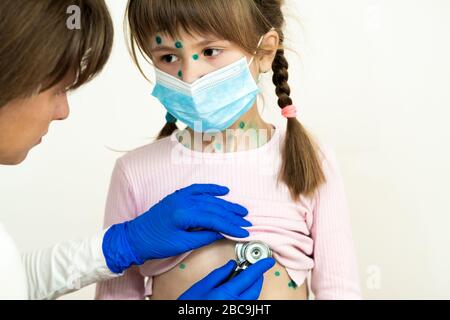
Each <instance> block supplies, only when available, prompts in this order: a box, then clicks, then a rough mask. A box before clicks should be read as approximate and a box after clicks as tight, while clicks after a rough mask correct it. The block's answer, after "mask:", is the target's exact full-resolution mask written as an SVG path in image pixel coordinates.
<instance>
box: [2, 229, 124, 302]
mask: <svg viewBox="0 0 450 320" xmlns="http://www.w3.org/2000/svg"><path fill="white" fill-rule="evenodd" d="M105 232H106V230H104V231H102V232H100V233H99V234H96V235H94V236H92V237H90V238H87V239H84V240H79V241H67V242H63V243H60V244H57V245H55V246H53V247H51V248H48V249H44V250H40V251H36V252H33V253H30V254H24V255H21V254H20V253H19V251H18V250H17V248H16V246H15V244H14V242H13V240H12V239H11V237H10V236H9V235H8V234H7V233H6V231H5V229H4V227H3V225H2V224H1V223H0V254H1V256H0V299H20V300H24V299H33V300H35V299H55V298H57V297H59V296H62V295H64V294H67V293H70V292H73V291H76V290H78V289H81V288H82V287H84V286H87V285H90V284H92V283H95V282H99V281H103V280H107V279H111V278H114V277H117V276H120V274H114V273H112V272H111V271H110V270H109V269H108V267H107V265H106V261H105V258H104V256H103V252H102V240H103V235H104V233H105Z"/></svg>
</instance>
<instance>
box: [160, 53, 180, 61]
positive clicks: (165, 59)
mask: <svg viewBox="0 0 450 320" xmlns="http://www.w3.org/2000/svg"><path fill="white" fill-rule="evenodd" d="M172 57H175V58H176V55H174V54H166V55H165V56H162V57H161V59H160V60H161V61H162V62H165V63H172V62H175V61H177V60H178V58H177V60H173V59H172Z"/></svg>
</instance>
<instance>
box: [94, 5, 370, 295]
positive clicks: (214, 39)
mask: <svg viewBox="0 0 450 320" xmlns="http://www.w3.org/2000/svg"><path fill="white" fill-rule="evenodd" d="M282 4H283V1H282V0H229V1H223V0H172V1H166V0H129V3H128V9H127V16H128V21H129V27H130V40H131V52H132V55H133V58H134V60H135V62H136V63H137V65H138V67H139V64H138V62H137V60H138V55H137V52H138V51H139V52H140V53H142V54H143V55H144V56H145V57H146V58H147V60H148V61H151V63H152V64H153V66H154V67H155V70H156V79H157V83H156V86H155V88H154V90H153V95H154V96H155V97H157V98H158V99H159V100H160V101H161V103H162V104H163V105H164V107H165V108H166V109H167V111H168V113H167V116H166V120H167V123H166V125H165V126H164V128H163V129H162V131H161V133H160V136H159V140H158V141H156V142H154V143H153V144H150V145H147V146H144V147H141V148H139V149H137V150H135V151H133V152H131V153H129V154H127V155H125V156H124V157H122V158H121V159H119V160H118V161H117V164H116V167H115V169H114V172H113V177H112V182H111V186H110V192H109V196H108V201H107V210H106V212H107V215H106V216H105V225H106V226H108V225H110V224H114V223H118V222H121V221H124V220H129V219H131V218H134V217H135V216H125V215H123V213H124V212H135V214H136V215H137V214H138V213H139V212H143V209H144V208H146V207H149V206H151V205H152V204H154V203H155V202H157V199H160V198H161V197H162V196H163V195H165V194H167V193H169V191H170V190H173V189H174V188H175V189H176V188H177V187H179V186H182V185H186V184H188V183H193V182H195V183H201V182H205V183H206V182H208V183H211V182H214V183H218V184H224V185H227V186H229V187H230V189H231V190H232V192H231V193H230V194H228V195H227V198H228V199H229V200H232V201H234V202H238V203H241V204H243V205H244V206H245V207H246V208H247V209H248V211H249V214H248V220H249V221H250V222H251V223H252V226H250V227H249V228H248V230H249V232H250V236H249V237H247V238H245V239H244V242H247V241H253V240H260V241H263V242H265V243H266V244H267V245H268V246H269V247H270V248H271V250H272V252H273V256H274V258H275V260H276V261H277V263H276V264H275V265H274V267H273V268H272V269H271V270H269V271H268V272H267V273H266V274H265V275H264V285H263V288H262V291H261V295H260V297H259V299H308V298H309V288H308V284H307V281H306V279H307V276H308V274H309V271H311V288H310V289H311V290H312V291H313V293H314V294H315V297H316V299H360V298H361V293H360V288H359V283H358V271H357V266H356V259H355V253H354V246H353V240H352V235H351V228H350V221H349V216H348V211H347V205H346V198H345V192H344V189H343V183H342V179H341V176H340V173H339V169H338V166H337V161H336V158H335V156H334V153H333V152H332V150H331V149H330V148H329V147H327V146H325V145H323V144H321V143H317V142H314V141H313V139H312V138H311V137H310V136H309V135H308V133H307V132H306V131H305V129H304V128H303V127H302V125H301V124H300V122H299V121H298V120H297V119H296V108H295V106H294V105H293V103H292V100H291V98H290V97H289V94H290V88H289V85H288V81H287V80H288V63H287V61H286V58H285V56H284V50H283V41H284V35H283V27H284V17H283V14H282V11H281V7H282ZM140 69H141V68H140ZM270 69H271V70H272V71H273V74H274V75H273V83H274V85H275V89H276V93H277V95H278V98H279V99H278V106H279V107H280V108H281V112H282V115H283V116H284V117H286V118H287V128H282V127H275V126H273V125H272V124H270V123H267V122H265V121H264V120H263V119H262V118H261V116H260V114H259V112H258V107H257V103H256V96H257V93H258V92H259V89H258V87H257V85H256V83H257V79H258V78H259V75H260V73H265V72H268V71H269V70H270ZM141 71H142V69H141ZM177 120H179V121H181V122H183V123H185V124H187V126H188V127H187V128H186V129H184V130H180V129H178V127H177V125H176V122H177ZM239 241H241V242H242V241H243V239H237V238H233V237H229V236H226V237H225V239H223V240H220V241H217V242H215V243H214V244H211V245H209V246H207V247H204V248H201V249H199V250H194V251H191V252H188V253H186V254H183V255H180V256H177V257H173V258H169V259H161V260H159V261H151V262H147V263H146V264H144V265H143V266H141V267H136V268H133V269H130V270H128V271H127V272H126V274H125V276H124V277H122V278H120V279H114V280H109V281H106V282H103V283H101V284H99V285H98V286H97V291H96V298H98V299H144V298H145V297H146V296H149V297H150V298H151V299H176V298H177V297H179V295H180V294H181V293H182V292H183V291H185V290H186V289H187V288H189V287H190V286H192V284H193V283H195V282H196V281H197V280H199V279H201V278H202V277H203V276H204V275H206V274H207V273H208V272H210V271H211V270H212V269H214V268H216V267H217V266H220V265H221V264H223V263H224V262H226V261H227V260H229V259H235V258H236V254H235V245H236V242H239ZM146 279H147V281H145V280H146Z"/></svg>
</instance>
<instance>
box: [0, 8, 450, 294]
mask: <svg viewBox="0 0 450 320" xmlns="http://www.w3.org/2000/svg"><path fill="white" fill-rule="evenodd" d="M108 4H109V6H110V8H111V12H112V14H113V16H114V20H115V27H116V39H115V41H116V42H115V47H114V51H113V55H112V57H111V60H110V61H109V63H108V65H107V67H106V69H105V71H104V72H103V73H102V75H101V76H100V77H98V78H97V79H95V80H94V81H93V82H92V83H91V84H89V85H88V86H86V87H85V88H83V89H81V90H79V91H77V92H75V93H74V94H73V95H72V96H71V98H70V102H71V105H72V114H71V117H70V118H69V120H67V121H66V122H63V123H55V124H54V125H52V128H51V132H50V134H49V135H47V136H46V137H45V138H44V139H45V140H44V143H43V144H42V145H41V146H39V147H38V148H36V149H35V150H33V151H32V152H31V153H30V156H29V159H28V160H27V161H26V162H25V163H23V164H22V165H20V166H18V167H0V177H1V179H0V194H1V201H0V220H2V221H3V223H4V224H5V225H6V227H7V229H8V230H9V232H10V233H11V234H12V235H13V236H14V237H15V239H16V241H17V244H18V246H19V247H20V249H21V250H24V251H29V250H33V249H39V248H42V247H45V246H48V245H51V244H53V243H55V242H58V241H62V240H64V239H74V238H80V237H84V236H88V235H90V234H92V233H94V232H96V231H97V230H99V229H100V228H101V223H102V219H103V207H104V202H105V198H106V192H107V188H108V183H109V176H110V173H111V170H112V167H113V165H114V161H115V159H116V158H117V157H118V156H120V155H121V153H117V152H113V151H111V150H109V149H108V148H113V149H125V150H127V149H128V150H129V149H132V148H134V147H136V146H139V145H142V144H145V143H148V142H150V141H151V140H152V139H151V138H152V137H153V136H155V135H156V133H157V132H158V131H159V129H160V128H161V126H162V125H163V119H164V112H163V109H162V107H160V106H158V105H157V104H156V103H155V102H154V100H153V99H152V98H151V96H150V92H151V86H150V85H149V84H147V83H146V82H145V81H144V80H143V78H141V76H140V74H139V73H138V71H137V69H136V68H135V67H134V66H133V64H132V62H131V59H130V58H129V56H128V53H127V52H126V49H125V45H124V40H123V33H122V18H123V12H124V7H125V1H124V0H122V1H115V0H114V1H113V0H108ZM288 6H289V8H290V10H289V12H290V16H291V15H297V16H298V18H299V19H300V20H301V22H302V25H303V28H300V25H298V23H297V22H295V20H293V19H292V18H291V17H290V16H289V17H288V40H289V43H288V44H289V45H290V46H291V47H293V48H294V49H295V50H296V51H297V52H298V53H299V56H297V55H295V54H293V53H289V54H288V58H289V60H290V63H291V67H290V71H291V72H290V76H291V80H290V83H291V87H292V90H293V97H294V100H295V101H296V102H297V104H298V106H299V107H300V116H299V119H300V120H301V121H302V122H303V123H304V124H305V125H306V126H307V127H308V128H309V129H310V130H311V131H312V132H313V133H314V134H315V135H316V136H318V137H319V138H320V139H322V140H324V141H327V142H328V143H330V144H331V145H333V146H334V147H335V150H336V152H337V156H338V159H339V163H340V165H341V171H342V173H343V177H344V180H345V185H346V189H347V196H348V201H349V207H350V210H351V218H352V226H353V230H354V238H355V243H356V248H357V254H358V262H359V268H360V276H361V285H362V288H363V293H364V297H365V298H368V299H382V298H387V299H396V298H406V299H408V298H412V299H420V298H424V299H430V298H438V299H439V298H449V297H450V275H448V272H447V271H448V270H449V269H450V255H449V253H448V250H447V244H448V243H450V235H449V234H450V233H449V232H448V230H447V227H448V226H449V225H450V216H449V213H450V210H449V209H450V205H449V204H448V203H447V202H446V201H445V200H446V198H445V195H446V194H445V193H446V191H447V190H448V187H447V183H446V182H447V181H449V180H450V174H449V170H446V169H447V168H446V165H445V163H449V160H450V159H449V158H450V152H449V148H448V144H447V140H448V138H449V136H450V129H448V128H446V127H445V125H446V122H447V119H448V117H449V116H450V112H449V111H448V109H447V108H446V107H449V103H450V90H449V88H450V86H449V85H450V62H449V59H448V57H449V56H450V43H449V41H448V39H447V37H448V34H449V31H450V2H449V1H446V0H427V1H425V0H367V1H361V0H341V1H333V0H288ZM294 7H295V10H293V9H294ZM265 81H267V84H265V87H266V88H268V89H269V91H270V93H269V94H268V95H267V97H266V100H267V106H266V107H265V112H264V115H265V117H266V119H267V120H269V121H271V122H273V123H278V124H280V123H282V119H281V117H280V116H279V114H278V113H279V110H278V109H277V107H276V100H275V95H274V93H273V92H272V90H273V88H272V87H271V85H270V75H268V76H266V78H265ZM93 292H94V290H93V286H91V287H88V288H85V289H83V290H81V291H80V292H77V293H75V294H72V295H69V296H67V297H65V299H80V298H81V299H91V298H92V296H93Z"/></svg>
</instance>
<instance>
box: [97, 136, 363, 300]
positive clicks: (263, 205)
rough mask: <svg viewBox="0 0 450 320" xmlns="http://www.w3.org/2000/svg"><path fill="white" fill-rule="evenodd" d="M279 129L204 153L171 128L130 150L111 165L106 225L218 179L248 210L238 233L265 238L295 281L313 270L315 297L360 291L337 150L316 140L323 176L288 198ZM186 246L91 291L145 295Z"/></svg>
mask: <svg viewBox="0 0 450 320" xmlns="http://www.w3.org/2000/svg"><path fill="white" fill-rule="evenodd" d="M284 137H285V129H284V128H277V129H276V130H275V132H274V135H273V137H272V138H271V139H270V140H269V142H268V143H266V144H265V145H263V146H262V147H259V148H256V149H252V150H248V151H238V152H234V153H202V152H196V151H192V150H190V149H188V148H186V147H184V146H183V145H182V144H181V143H179V142H178V141H177V139H176V132H175V133H174V134H172V135H171V136H170V137H167V138H165V139H162V140H158V141H156V142H154V143H152V144H149V145H146V146H144V147H141V148H139V149H136V150H134V151H132V152H130V153H128V154H127V155H125V156H123V157H122V158H120V159H119V160H118V161H117V163H116V166H115V168H114V171H113V175H112V180H111V185H110V190H109V195H108V200H107V205H106V215H105V227H108V226H110V225H112V224H115V223H120V222H123V221H127V220H131V219H133V218H135V217H137V216H138V215H139V214H142V213H143V212H146V211H147V210H148V209H149V208H150V207H151V206H153V205H154V204H156V203H157V202H158V201H159V200H161V199H162V198H164V197H165V196H167V195H168V194H171V193H172V192H174V191H175V190H177V189H180V188H183V187H186V186H188V185H191V184H193V183H214V184H220V185H224V186H227V187H228V188H229V189H230V193H229V194H228V195H227V196H225V197H223V198H224V199H227V200H229V201H232V202H236V203H239V204H241V205H243V206H245V207H246V208H247V209H248V211H249V214H248V216H247V217H246V219H248V220H249V221H251V222H252V224H253V226H252V227H250V228H248V230H249V232H250V236H249V237H248V238H245V240H244V241H252V240H261V241H264V242H266V243H267V244H268V245H269V246H270V247H271V249H272V251H273V254H274V258H275V259H276V260H277V261H278V262H279V263H280V264H281V265H283V266H284V267H285V268H286V270H287V272H288V274H289V276H290V277H291V279H292V280H293V281H295V283H297V284H298V285H299V286H300V285H301V284H302V283H303V282H304V281H305V279H306V277H307V275H308V272H309V271H311V290H312V291H313V293H314V295H315V298H316V299H361V292H360V287H359V276H358V268H357V263H356V256H355V251H354V243H353V239H352V233H351V225H350V219H349V215H348V209H347V203H346V195H345V191H344V185H343V181H342V177H341V175H340V171H339V169H338V163H337V160H336V157H335V154H334V152H333V150H332V149H331V148H330V147H328V146H326V145H324V144H321V143H320V144H319V146H320V152H319V158H320V159H321V161H322V166H323V170H324V174H325V177H326V180H327V182H326V183H325V184H323V185H321V186H320V187H319V188H318V189H317V191H316V195H315V196H314V197H311V198H305V197H303V196H302V197H300V200H298V201H293V200H292V198H291V197H290V193H289V190H288V187H287V186H286V185H285V184H284V183H277V178H278V173H279V168H280V165H281V150H282V149H281V148H282V146H283V141H284ZM226 238H229V239H232V240H236V241H239V240H240V241H242V239H237V238H233V237H229V236H226ZM189 254H190V252H187V253H185V254H182V255H180V256H177V257H172V258H168V259H159V260H154V261H149V262H147V263H145V264H144V265H142V266H139V267H137V266H134V267H132V268H130V269H129V270H127V271H126V272H125V275H124V276H123V277H120V278H116V279H113V280H108V281H105V282H102V283H100V284H98V285H97V290H96V298H97V299H144V297H145V296H146V295H151V294H152V279H153V276H156V275H159V274H161V273H164V272H167V271H168V270H170V269H171V268H173V267H174V266H176V265H177V264H179V263H180V262H181V261H182V260H183V259H184V258H185V257H186V256H187V255H189ZM146 279H147V281H145V280H146Z"/></svg>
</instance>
